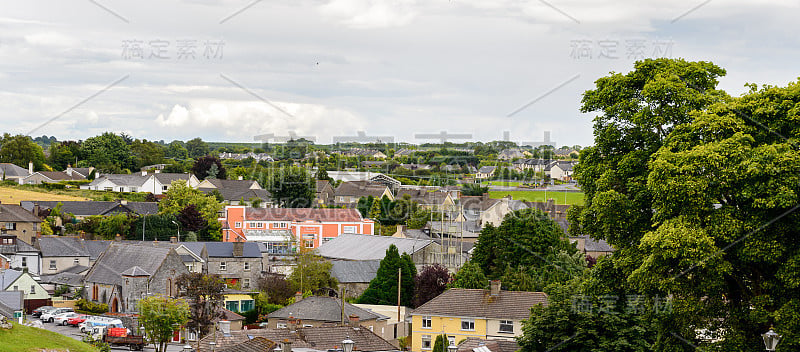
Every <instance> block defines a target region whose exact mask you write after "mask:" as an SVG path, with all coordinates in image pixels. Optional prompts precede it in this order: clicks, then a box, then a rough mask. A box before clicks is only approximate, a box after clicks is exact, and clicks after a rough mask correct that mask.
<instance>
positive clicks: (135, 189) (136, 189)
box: [131, 187, 139, 192]
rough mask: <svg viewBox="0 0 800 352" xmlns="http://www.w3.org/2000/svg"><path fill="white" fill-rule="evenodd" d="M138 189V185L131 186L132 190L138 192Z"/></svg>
mask: <svg viewBox="0 0 800 352" xmlns="http://www.w3.org/2000/svg"><path fill="white" fill-rule="evenodd" d="M138 191H139V189H138V188H136V187H131V192H138Z"/></svg>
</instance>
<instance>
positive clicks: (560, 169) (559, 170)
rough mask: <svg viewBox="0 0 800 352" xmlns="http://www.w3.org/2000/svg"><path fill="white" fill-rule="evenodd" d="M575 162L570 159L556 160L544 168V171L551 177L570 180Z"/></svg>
mask: <svg viewBox="0 0 800 352" xmlns="http://www.w3.org/2000/svg"><path fill="white" fill-rule="evenodd" d="M576 164H577V163H576V162H572V161H556V162H554V163H553V164H551V165H550V166H549V167H548V168H546V169H545V173H546V174H547V175H548V176H550V178H552V179H556V180H561V181H570V180H572V173H573V171H572V168H573V167H574V166H575V165H576Z"/></svg>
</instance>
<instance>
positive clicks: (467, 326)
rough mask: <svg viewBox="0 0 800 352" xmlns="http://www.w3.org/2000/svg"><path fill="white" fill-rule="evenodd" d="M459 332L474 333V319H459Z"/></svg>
mask: <svg viewBox="0 0 800 352" xmlns="http://www.w3.org/2000/svg"><path fill="white" fill-rule="evenodd" d="M461 330H467V331H475V319H461Z"/></svg>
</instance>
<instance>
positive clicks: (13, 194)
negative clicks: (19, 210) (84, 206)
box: [0, 187, 87, 204]
mask: <svg viewBox="0 0 800 352" xmlns="http://www.w3.org/2000/svg"><path fill="white" fill-rule="evenodd" d="M23 200H52V201H67V200H87V199H86V198H83V197H75V196H68V195H63V194H55V193H52V192H35V191H28V190H21V189H16V188H12V187H0V202H3V204H19V202H21V201H23Z"/></svg>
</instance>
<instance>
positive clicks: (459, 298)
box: [411, 288, 547, 320]
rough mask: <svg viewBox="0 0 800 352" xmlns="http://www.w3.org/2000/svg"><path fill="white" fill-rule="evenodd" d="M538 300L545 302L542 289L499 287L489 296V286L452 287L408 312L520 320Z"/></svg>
mask: <svg viewBox="0 0 800 352" xmlns="http://www.w3.org/2000/svg"><path fill="white" fill-rule="evenodd" d="M537 304H544V305H547V295H546V294H545V293H544V292H523V291H500V294H499V295H498V296H497V297H490V296H489V290H478V289H463V288H452V289H449V290H447V291H444V292H443V293H442V294H440V295H438V296H436V297H435V298H433V299H432V300H430V301H428V302H427V303H425V304H423V305H422V306H420V307H418V308H417V309H415V310H414V312H413V313H411V314H412V315H438V316H456V317H479V318H496V319H511V320H517V319H520V320H521V319H526V318H528V317H529V316H530V315H531V307H533V306H534V305H537Z"/></svg>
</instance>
